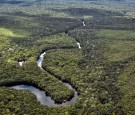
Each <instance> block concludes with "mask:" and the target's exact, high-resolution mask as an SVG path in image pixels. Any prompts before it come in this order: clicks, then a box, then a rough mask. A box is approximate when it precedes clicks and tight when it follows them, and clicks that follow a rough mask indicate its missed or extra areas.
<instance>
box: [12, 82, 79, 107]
mask: <svg viewBox="0 0 135 115" xmlns="http://www.w3.org/2000/svg"><path fill="white" fill-rule="evenodd" d="M64 84H65V85H66V86H67V87H69V88H70V89H72V86H71V85H70V84H68V83H64ZM11 88H13V89H17V90H28V91H30V92H31V93H33V94H34V95H35V96H36V97H37V100H38V101H39V102H40V103H41V104H42V105H46V106H61V105H62V106H64V105H70V104H73V103H75V102H76V99H77V91H76V90H74V93H75V94H74V97H73V98H72V99H71V100H70V101H67V102H65V103H62V104H56V103H55V102H54V100H52V99H51V97H50V96H47V95H46V94H45V92H44V91H42V90H40V89H37V88H35V87H33V86H29V85H16V86H12V87H11Z"/></svg>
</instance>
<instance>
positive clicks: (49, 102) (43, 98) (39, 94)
mask: <svg viewBox="0 0 135 115" xmlns="http://www.w3.org/2000/svg"><path fill="white" fill-rule="evenodd" d="M77 45H78V48H79V49H81V45H80V43H79V42H77ZM45 55H46V52H43V53H42V54H40V56H39V59H38V60H37V66H38V67H40V68H41V69H43V68H42V62H43V59H44V56H45ZM19 64H20V66H22V64H23V63H22V62H19ZM54 77H55V76H54ZM61 82H62V81H61ZM62 83H63V84H64V85H65V86H67V87H68V88H69V89H72V90H73V91H74V96H73V98H72V99H70V100H69V101H67V102H64V103H62V104H57V103H55V101H54V100H53V99H52V98H51V97H50V96H47V95H46V93H45V91H42V90H40V89H38V88H36V87H33V86H29V85H24V84H21V85H16V86H12V87H10V88H13V89H17V90H28V91H30V92H31V93H33V94H34V95H35V96H36V98H37V100H38V101H39V102H40V103H41V104H42V105H45V106H66V105H71V104H74V103H75V102H76V100H77V97H78V94H77V91H76V89H74V88H73V87H72V85H70V84H69V83H65V82H62Z"/></svg>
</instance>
